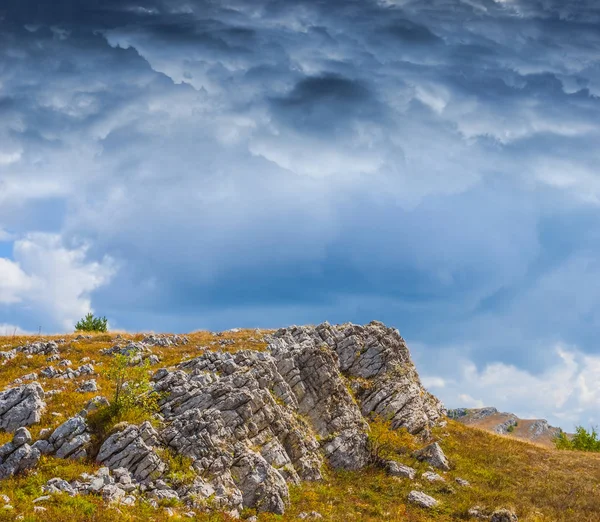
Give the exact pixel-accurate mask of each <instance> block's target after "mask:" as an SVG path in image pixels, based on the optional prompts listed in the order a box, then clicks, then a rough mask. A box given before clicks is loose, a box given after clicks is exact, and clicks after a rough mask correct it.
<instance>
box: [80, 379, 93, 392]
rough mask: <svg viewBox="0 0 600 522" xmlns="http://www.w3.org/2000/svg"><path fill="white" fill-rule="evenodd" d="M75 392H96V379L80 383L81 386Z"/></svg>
mask: <svg viewBox="0 0 600 522" xmlns="http://www.w3.org/2000/svg"><path fill="white" fill-rule="evenodd" d="M77 391H78V392H80V393H88V392H95V391H98V384H97V383H96V379H90V380H89V381H84V382H82V383H81V386H79V388H77Z"/></svg>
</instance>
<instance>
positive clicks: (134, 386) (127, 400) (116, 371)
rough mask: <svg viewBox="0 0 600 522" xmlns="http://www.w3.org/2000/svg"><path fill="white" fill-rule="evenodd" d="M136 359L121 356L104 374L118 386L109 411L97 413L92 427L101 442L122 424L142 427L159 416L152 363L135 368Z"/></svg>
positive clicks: (108, 407) (91, 419) (91, 422)
mask: <svg viewBox="0 0 600 522" xmlns="http://www.w3.org/2000/svg"><path fill="white" fill-rule="evenodd" d="M132 362H133V361H132V357H131V356H127V355H120V354H117V355H115V357H114V358H113V360H112V361H111V363H110V366H109V367H108V368H107V369H106V370H105V371H104V372H103V376H104V377H106V378H107V379H109V380H110V381H111V382H112V383H113V384H114V386H115V391H114V395H113V397H112V401H111V402H110V404H109V405H108V406H106V407H105V408H101V409H100V410H98V411H97V412H95V413H93V414H92V415H91V416H90V418H89V422H90V426H91V428H92V431H93V432H94V433H95V434H96V436H97V438H98V440H99V441H101V440H103V439H104V438H105V437H106V436H107V435H108V434H109V433H110V431H111V430H112V429H113V427H114V426H115V425H117V424H119V423H121V422H127V423H131V424H140V423H142V422H144V421H146V420H153V417H152V416H153V414H154V413H157V412H158V409H159V408H158V400H159V398H160V395H159V394H158V393H156V392H155V391H154V389H153V387H152V384H151V382H150V376H149V373H148V370H149V368H150V364H149V363H148V361H145V362H143V363H142V364H139V365H132Z"/></svg>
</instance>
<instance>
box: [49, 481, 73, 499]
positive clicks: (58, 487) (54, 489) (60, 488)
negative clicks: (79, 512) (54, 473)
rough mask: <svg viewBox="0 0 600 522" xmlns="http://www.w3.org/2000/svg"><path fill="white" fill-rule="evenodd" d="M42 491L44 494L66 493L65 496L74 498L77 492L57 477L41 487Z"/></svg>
mask: <svg viewBox="0 0 600 522" xmlns="http://www.w3.org/2000/svg"><path fill="white" fill-rule="evenodd" d="M42 491H43V492H44V493H50V494H52V493H66V494H67V495H69V496H71V497H74V496H75V495H77V491H76V490H75V489H73V487H72V486H71V484H69V483H68V482H67V481H66V480H64V479H61V478H59V477H55V478H51V479H50V480H49V481H48V482H46V485H45V486H42Z"/></svg>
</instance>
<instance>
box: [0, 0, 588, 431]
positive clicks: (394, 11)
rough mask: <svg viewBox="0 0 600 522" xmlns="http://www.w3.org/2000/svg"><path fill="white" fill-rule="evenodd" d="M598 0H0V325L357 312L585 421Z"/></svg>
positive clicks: (448, 360)
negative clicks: (90, 315)
mask: <svg viewBox="0 0 600 522" xmlns="http://www.w3.org/2000/svg"><path fill="white" fill-rule="evenodd" d="M598 165H600V5H599V4H598V2H595V1H594V0H578V1H564V0H360V1H357V0H343V1H341V0H327V1H323V0H321V1H317V0H299V1H294V2H289V1H287V0H243V1H242V0H223V1H216V0H213V1H210V0H138V1H129V0H119V1H118V0H51V1H50V0H47V1H39V0H2V1H1V2H0V334H12V333H13V332H14V331H23V332H37V331H38V330H41V331H42V332H43V333H53V332H68V331H72V329H73V325H74V323H75V322H76V321H77V320H78V319H79V318H80V317H82V316H83V315H84V314H85V313H87V312H88V311H93V312H94V313H96V314H98V315H105V316H107V317H108V319H109V323H110V326H111V328H113V329H121V330H127V331H148V330H153V331H169V332H186V331H193V330H197V329H211V330H221V329H227V328H233V327H262V328H274V327H280V326H286V325H290V324H305V323H320V322H322V321H325V320H328V321H330V322H332V323H343V322H347V321H352V322H355V323H367V322H369V321H371V320H373V319H377V320H381V321H384V322H385V323H387V324H389V325H391V326H394V327H397V328H398V329H399V331H400V332H401V334H402V335H403V337H404V338H405V339H406V340H407V342H408V344H409V347H410V348H411V353H412V355H413V359H414V360H415V362H416V364H417V368H418V370H419V372H420V375H421V376H422V379H423V381H424V383H425V384H426V386H427V387H428V388H429V390H430V391H432V392H433V393H435V394H436V395H437V396H439V397H440V398H441V399H442V400H443V401H444V403H445V404H446V405H447V406H448V407H462V406H464V407H481V406H496V407H497V408H499V409H500V410H503V411H511V412H514V413H516V414H517V415H519V416H521V417H533V418H539V417H543V418H547V419H549V420H550V422H551V423H553V424H555V425H559V426H561V427H563V428H564V429H567V430H571V429H573V428H574V426H575V425H576V424H582V425H584V426H586V427H589V426H591V425H596V424H600V406H599V405H600V346H599V344H598V337H599V335H598V334H599V327H600V291H599V285H600V171H599V167H598Z"/></svg>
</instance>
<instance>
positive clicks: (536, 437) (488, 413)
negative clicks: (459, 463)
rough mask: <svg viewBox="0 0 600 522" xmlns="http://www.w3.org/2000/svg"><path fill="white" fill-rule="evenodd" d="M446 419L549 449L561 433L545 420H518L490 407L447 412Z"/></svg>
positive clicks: (514, 416) (458, 409) (511, 415)
mask: <svg viewBox="0 0 600 522" xmlns="http://www.w3.org/2000/svg"><path fill="white" fill-rule="evenodd" d="M448 417H450V418H452V419H455V420H457V421H459V422H462V423H463V424H467V425H470V426H477V427H478V428H482V429H485V430H488V431H491V432H493V433H497V434H499V435H510V436H512V437H516V438H519V439H525V440H529V441H534V442H537V443H540V444H545V445H548V446H550V447H554V439H555V438H556V436H557V435H559V434H560V433H561V429H560V428H555V427H554V426H550V424H548V421H546V420H545V419H520V418H519V417H517V416H516V415H515V414H514V413H506V412H499V411H498V410H497V409H496V408H492V407H488V408H457V409H454V410H448Z"/></svg>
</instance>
